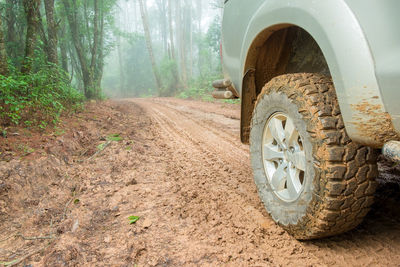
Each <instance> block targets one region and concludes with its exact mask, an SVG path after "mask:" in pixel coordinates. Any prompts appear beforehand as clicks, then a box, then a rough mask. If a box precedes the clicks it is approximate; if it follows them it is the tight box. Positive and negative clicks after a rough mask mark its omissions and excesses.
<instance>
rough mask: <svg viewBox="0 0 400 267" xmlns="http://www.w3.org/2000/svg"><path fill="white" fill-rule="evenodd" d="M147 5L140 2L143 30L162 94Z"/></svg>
mask: <svg viewBox="0 0 400 267" xmlns="http://www.w3.org/2000/svg"><path fill="white" fill-rule="evenodd" d="M145 4H146V3H143V0H139V5H140V13H141V15H142V22H143V29H144V33H145V37H146V44H147V50H148V51H149V56H150V60H151V66H152V68H153V74H154V78H155V80H156V85H157V89H158V92H159V93H161V89H162V85H161V79H160V76H159V74H158V70H157V65H156V60H155V58H154V53H153V45H152V42H151V36H150V30H149V24H148V21H147V11H146V5H145Z"/></svg>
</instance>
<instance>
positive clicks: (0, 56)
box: [0, 16, 8, 76]
mask: <svg viewBox="0 0 400 267" xmlns="http://www.w3.org/2000/svg"><path fill="white" fill-rule="evenodd" d="M7 74H8V62H7V52H6V46H5V43H4V35H3V23H2V20H1V16H0V75H3V76H7Z"/></svg>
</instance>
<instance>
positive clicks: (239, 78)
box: [223, 0, 394, 147]
mask: <svg viewBox="0 0 400 267" xmlns="http://www.w3.org/2000/svg"><path fill="white" fill-rule="evenodd" d="M236 1H240V0H236ZM259 2H260V5H259V8H258V10H256V12H254V15H253V17H252V18H251V19H250V21H249V23H248V26H247V28H246V30H245V31H244V37H243V40H244V41H243V43H242V44H241V50H240V53H239V54H240V58H237V59H235V58H234V57H232V55H229V50H228V53H225V49H224V58H225V59H226V58H227V59H228V61H229V60H230V61H231V62H227V63H228V64H232V63H239V62H240V63H239V64H238V65H236V66H237V67H236V69H235V67H234V68H232V67H231V69H229V70H230V73H231V75H232V74H234V76H236V77H231V79H232V81H233V83H234V86H235V88H236V89H237V91H238V92H240V94H241V96H242V97H243V94H244V93H246V88H245V87H243V78H244V74H245V73H247V72H248V70H249V69H252V68H254V66H251V65H249V63H248V62H249V60H248V55H249V52H250V51H251V49H254V47H252V46H254V43H253V42H254V40H256V38H257V36H258V35H259V34H262V33H265V32H266V31H268V30H269V29H271V33H272V32H273V31H274V30H275V29H276V28H277V27H278V28H284V27H287V26H288V25H295V26H298V27H301V28H303V29H304V30H306V31H307V32H308V33H309V34H310V35H311V36H312V37H313V38H314V39H315V41H316V42H317V43H318V45H319V46H320V48H321V50H322V52H323V54H324V56H325V58H326V61H327V63H328V66H329V69H330V73H331V75H332V79H333V82H334V85H335V88H336V93H337V97H338V100H339V105H340V108H341V111H342V116H343V120H344V123H345V126H346V131H347V133H348V135H349V136H350V138H351V139H352V140H354V141H356V142H358V143H360V144H364V145H369V146H373V147H382V146H383V144H384V142H385V141H387V140H386V139H385V138H387V136H388V134H387V133H388V131H392V132H394V129H393V125H392V122H391V119H390V116H389V114H388V113H387V112H386V110H385V106H384V104H383V100H382V95H381V92H380V89H379V85H378V81H377V77H376V75H375V64H374V59H373V56H372V53H371V50H370V48H369V45H368V42H367V39H366V37H365V34H364V32H363V30H362V28H361V26H360V23H359V22H358V20H357V18H356V16H355V15H354V13H353V12H352V10H351V9H350V7H349V6H348V5H347V4H346V2H345V1H344V0H324V1H312V0H308V1H304V0H287V1H281V0H268V1H259ZM304 2H308V4H306V5H305V4H304ZM227 5H229V2H228V4H227ZM310 7H312V8H310ZM228 8H229V7H228ZM224 41H225V40H224ZM223 46H225V44H223ZM231 66H232V65H231ZM239 66H240V67H239ZM228 68H229V67H228ZM242 87H243V88H242ZM371 107H372V108H371ZM389 139H391V138H389Z"/></svg>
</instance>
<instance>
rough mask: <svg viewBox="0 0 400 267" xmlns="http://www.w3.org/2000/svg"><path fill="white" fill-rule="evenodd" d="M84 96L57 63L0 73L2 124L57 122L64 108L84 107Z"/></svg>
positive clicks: (65, 109)
mask: <svg viewBox="0 0 400 267" xmlns="http://www.w3.org/2000/svg"><path fill="white" fill-rule="evenodd" d="M83 100H84V97H83V96H82V94H81V93H79V92H78V91H76V90H75V89H74V88H72V87H71V86H70V85H69V83H68V79H67V75H66V74H65V73H64V72H63V71H62V70H60V69H59V68H58V67H57V66H54V65H49V64H46V65H43V66H42V67H41V68H40V69H39V70H38V71H37V72H34V73H31V74H29V75H23V74H21V73H19V72H17V71H15V70H14V71H13V73H12V74H11V75H10V76H8V77H5V76H1V75H0V124H1V125H4V126H7V125H19V124H21V122H23V125H24V126H26V127H31V126H38V127H39V128H42V129H44V128H46V127H47V126H48V125H49V124H56V123H57V122H58V121H59V118H60V115H61V113H62V112H63V111H76V110H77V109H79V108H81V105H82V102H83Z"/></svg>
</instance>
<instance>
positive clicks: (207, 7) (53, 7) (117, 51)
mask: <svg viewBox="0 0 400 267" xmlns="http://www.w3.org/2000/svg"><path fill="white" fill-rule="evenodd" d="M222 7H223V0H0V128H1V129H4V127H7V126H10V125H23V126H26V127H31V126H39V127H40V128H46V127H47V126H48V125H50V124H55V123H57V121H58V119H59V117H60V116H61V114H62V113H63V112H73V111H75V110H78V109H80V108H81V107H82V104H81V103H83V102H84V101H85V100H86V99H102V98H104V97H106V96H107V97H113V98H122V97H149V96H177V97H182V98H190V97H191V98H202V99H204V100H208V99H210V98H211V96H210V95H209V92H210V91H211V82H212V81H213V80H215V79H217V78H221V77H222V73H221V61H220V55H219V49H220V48H219V44H220V35H221V32H220V27H221V25H220V24H221V16H222ZM1 129H0V130H1Z"/></svg>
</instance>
